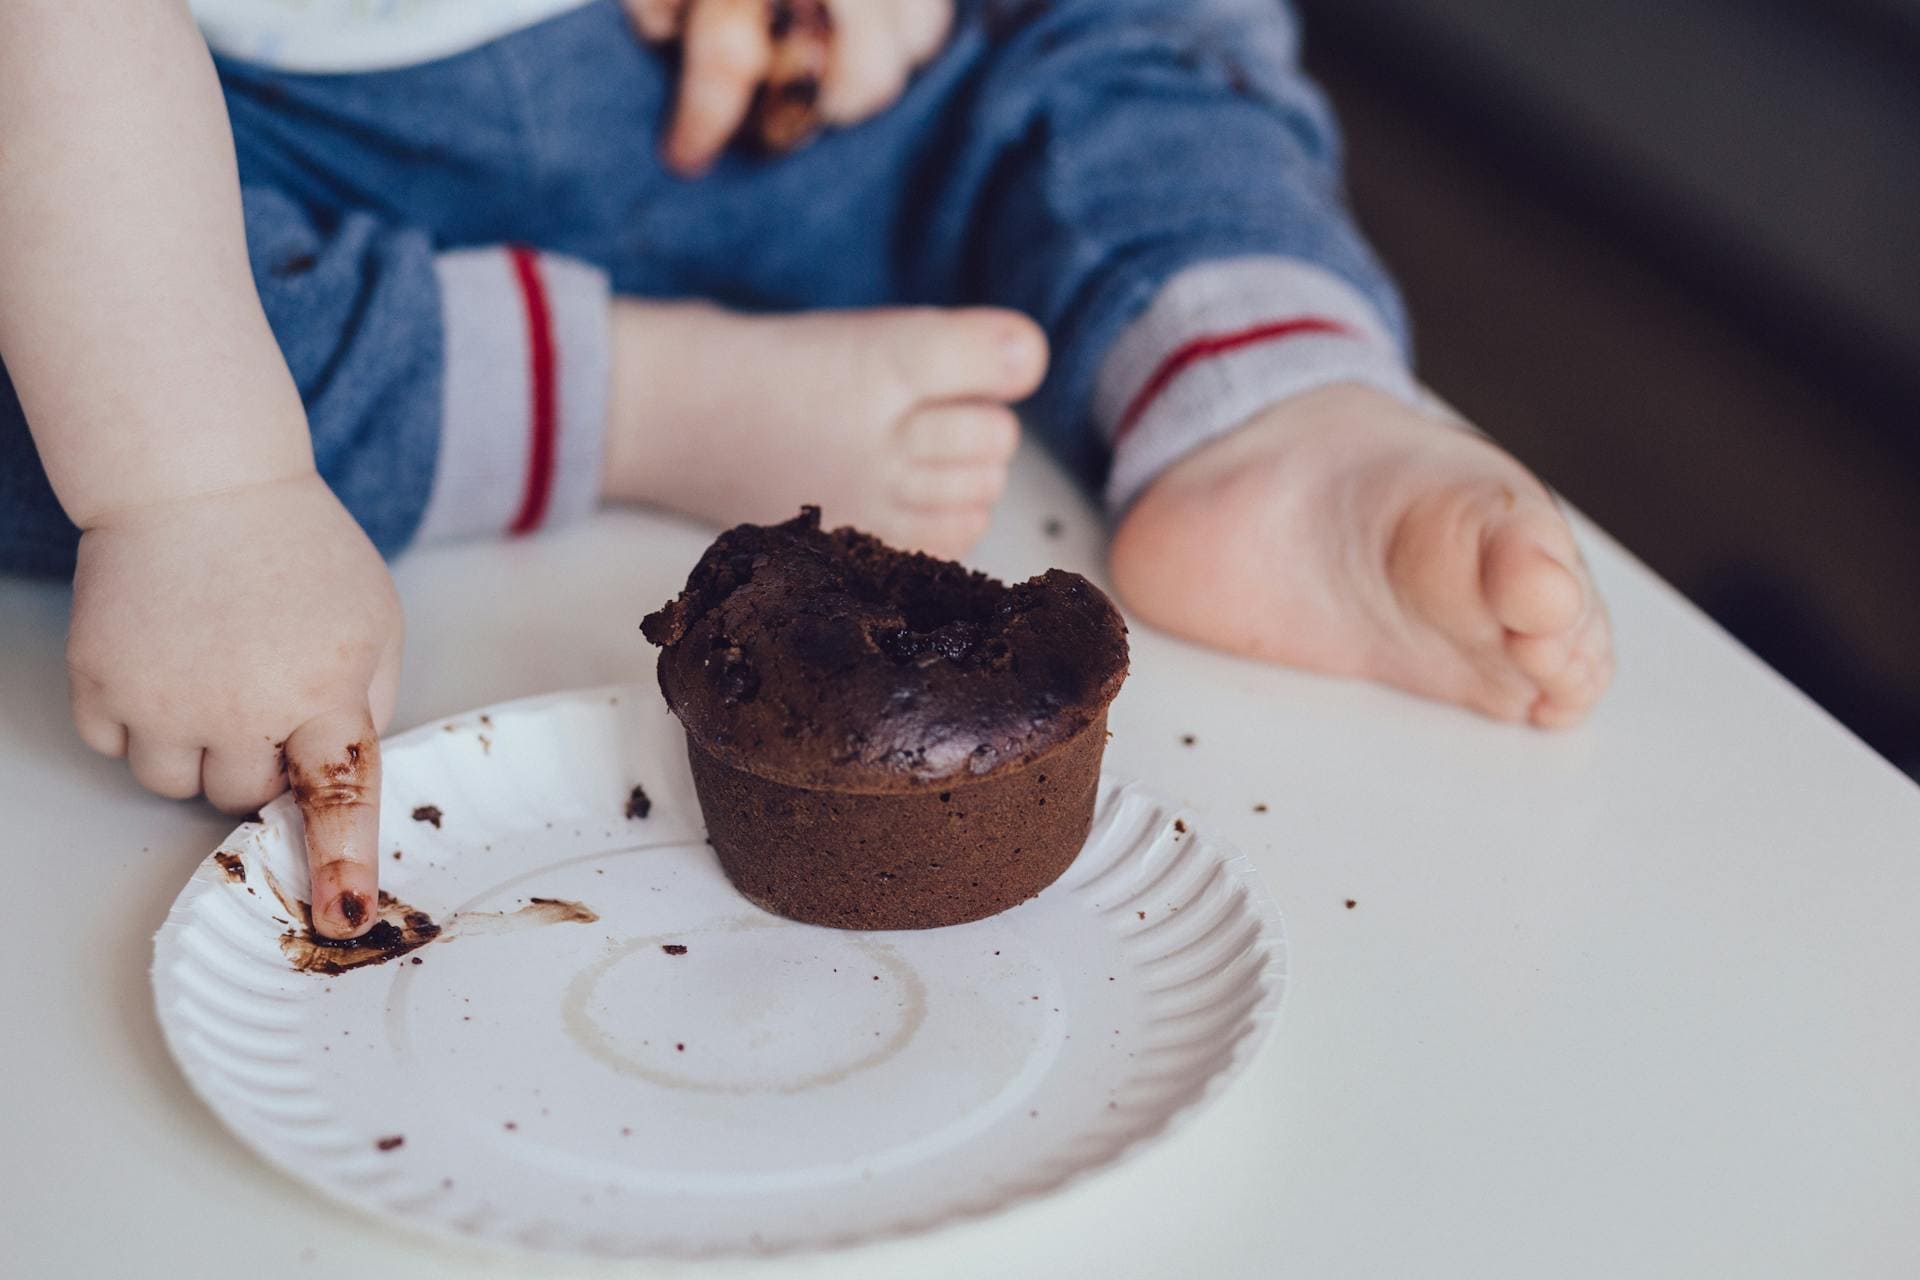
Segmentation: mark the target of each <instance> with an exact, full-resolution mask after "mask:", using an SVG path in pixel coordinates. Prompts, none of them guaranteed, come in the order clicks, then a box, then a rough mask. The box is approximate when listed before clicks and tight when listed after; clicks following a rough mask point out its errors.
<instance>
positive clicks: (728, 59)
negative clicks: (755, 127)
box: [665, 0, 773, 177]
mask: <svg viewBox="0 0 1920 1280" xmlns="http://www.w3.org/2000/svg"><path fill="white" fill-rule="evenodd" d="M765 6H766V0H693V2H692V6H691V8H689V10H688V11H687V20H686V24H685V27H686V30H685V32H684V33H683V35H682V38H681V53H680V90H679V96H678V97H677V99H676V100H675V102H674V109H673V123H672V124H671V125H670V126H668V129H667V141H666V149H665V155H666V161H667V164H668V166H669V167H670V168H672V169H673V170H675V171H676V172H678V173H680V174H683V175H685V176H688V177H692V176H695V175H697V174H700V173H703V172H705V171H706V169H707V167H708V166H710V165H711V164H712V163H713V162H714V160H715V158H716V157H718V156H719V154H720V152H721V149H722V148H724V147H725V146H726V145H727V140H728V139H730V138H732V137H733V135H734V134H735V133H736V132H738V130H739V128H740V124H741V122H742V121H743V120H745V119H746V118H747V112H748V111H749V109H750V108H751V107H752V105H753V100H754V94H755V93H756V91H757V86H758V85H759V84H760V82H761V81H762V80H763V79H765V78H766V74H767V66H768V63H769V61H770V60H771V58H772V56H773V52H772V41H771V37H770V36H769V35H768V28H767V11H766V7H765Z"/></svg>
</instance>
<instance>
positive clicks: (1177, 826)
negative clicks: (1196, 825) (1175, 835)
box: [1173, 818, 1187, 835]
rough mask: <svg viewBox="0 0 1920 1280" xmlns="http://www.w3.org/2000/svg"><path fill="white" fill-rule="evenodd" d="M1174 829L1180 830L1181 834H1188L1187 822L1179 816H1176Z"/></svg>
mask: <svg viewBox="0 0 1920 1280" xmlns="http://www.w3.org/2000/svg"><path fill="white" fill-rule="evenodd" d="M1173 829H1174V830H1175V831H1178V832H1179V833H1180V834H1181V835H1185V834H1187V824H1186V823H1185V822H1184V821H1183V820H1181V819H1179V818H1175V819H1174V820H1173Z"/></svg>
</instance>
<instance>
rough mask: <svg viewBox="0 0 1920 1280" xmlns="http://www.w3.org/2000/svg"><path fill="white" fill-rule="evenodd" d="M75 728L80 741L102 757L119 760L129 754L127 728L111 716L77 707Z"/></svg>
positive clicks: (74, 716) (75, 709)
mask: <svg viewBox="0 0 1920 1280" xmlns="http://www.w3.org/2000/svg"><path fill="white" fill-rule="evenodd" d="M73 727H74V728H75V729H76V730H78V731H79V733H80V741H82V742H84V743H86V744H87V745H88V746H89V747H92V748H93V749H94V750H95V751H98V752H99V753H100V754H101V755H103V756H111V757H113V758H114V759H118V758H119V757H121V756H124V755H125V754H127V726H125V725H124V724H121V723H120V722H119V721H118V720H115V719H114V718H113V717H112V716H110V715H106V714H104V713H103V712H99V711H95V710H93V709H92V708H91V707H80V706H76V707H74V709H73Z"/></svg>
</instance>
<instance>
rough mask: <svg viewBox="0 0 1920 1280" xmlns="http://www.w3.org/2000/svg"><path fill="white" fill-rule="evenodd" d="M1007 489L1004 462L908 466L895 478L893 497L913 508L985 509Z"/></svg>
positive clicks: (927, 509) (940, 509)
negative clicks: (947, 465)
mask: <svg viewBox="0 0 1920 1280" xmlns="http://www.w3.org/2000/svg"><path fill="white" fill-rule="evenodd" d="M1006 488H1007V466H1006V464H1005V463H1004V462H1001V463H990V464H988V465H985V466H979V465H972V466H969V465H956V466H949V467H907V468H905V469H904V470H902V471H901V473H900V475H899V477H898V478H897V479H896V480H895V481H894V490H893V496H894V500H895V501H896V502H898V503H899V504H900V505H901V506H903V507H905V508H907V509H908V510H910V511H929V512H933V511H967V510H979V511H985V510H986V509H987V508H989V507H991V506H992V505H993V504H994V503H996V502H998V501H999V500H1000V495H1001V494H1002V493H1004V492H1005V491H1006Z"/></svg>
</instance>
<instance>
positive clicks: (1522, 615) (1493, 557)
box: [1481, 504, 1592, 637]
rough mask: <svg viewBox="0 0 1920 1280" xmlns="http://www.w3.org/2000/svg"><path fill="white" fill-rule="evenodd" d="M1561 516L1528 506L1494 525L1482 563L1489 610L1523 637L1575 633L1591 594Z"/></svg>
mask: <svg viewBox="0 0 1920 1280" xmlns="http://www.w3.org/2000/svg"><path fill="white" fill-rule="evenodd" d="M1579 565H1580V560H1579V555H1578V553H1577V552H1575V551H1574V550H1573V546H1572V540H1571V539H1570V538H1569V537H1567V535H1566V526H1565V524H1564V523H1562V522H1561V520H1560V516H1559V513H1558V512H1556V511H1554V510H1553V509H1552V507H1550V506H1545V505H1544V504H1542V505H1541V506H1540V507H1538V508H1535V507H1533V506H1532V505H1531V504H1529V505H1528V506H1527V507H1526V508H1523V509H1520V510H1516V511H1515V512H1514V513H1513V514H1512V515H1511V516H1510V517H1509V518H1507V519H1505V520H1502V521H1500V522H1499V523H1498V524H1496V525H1494V526H1493V527H1492V528H1491V529H1490V530H1489V531H1488V535H1487V542H1486V546H1485V551H1484V554H1483V558H1482V560H1481V586H1482V589H1483V590H1484V591H1485V593H1486V600H1487V607H1488V608H1489V609H1491V610H1492V611H1493V616H1494V618H1495V619H1497V620H1498V621H1499V623H1500V625H1501V626H1502V627H1504V628H1506V630H1508V631H1510V632H1514V633H1516V634H1519V635H1524V636H1537V637H1551V636H1555V635H1561V634H1565V633H1568V632H1570V631H1572V630H1573V629H1574V627H1575V624H1577V623H1578V622H1579V621H1580V619H1581V618H1582V617H1584V616H1585V614H1586V613H1587V610H1588V608H1589V607H1590V601H1591V599H1592V592H1591V590H1590V588H1589V586H1588V584H1587V577H1586V571H1585V570H1584V569H1583V568H1581V567H1579Z"/></svg>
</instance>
